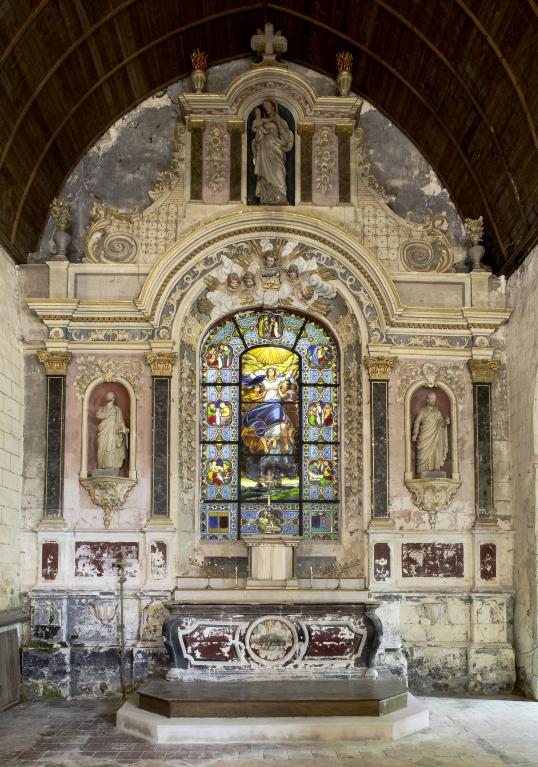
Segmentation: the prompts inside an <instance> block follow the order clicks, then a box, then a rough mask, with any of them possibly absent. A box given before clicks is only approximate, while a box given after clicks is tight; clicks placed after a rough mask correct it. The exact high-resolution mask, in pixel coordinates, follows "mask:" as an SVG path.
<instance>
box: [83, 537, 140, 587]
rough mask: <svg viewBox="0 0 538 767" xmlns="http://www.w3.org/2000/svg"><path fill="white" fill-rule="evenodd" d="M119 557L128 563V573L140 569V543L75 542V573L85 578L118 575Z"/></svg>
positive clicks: (131, 573)
mask: <svg viewBox="0 0 538 767" xmlns="http://www.w3.org/2000/svg"><path fill="white" fill-rule="evenodd" d="M119 559H124V560H125V562H126V563H127V568H126V571H125V572H126V574H127V575H130V576H134V575H135V574H136V572H137V571H138V566H139V565H138V543H119V542H109V541H107V542H106V543H100V542H97V541H95V542H90V541H89V542H86V541H84V542H83V541H78V542H77V543H75V575H76V576H77V577H79V578H80V577H83V578H92V577H96V578H102V577H103V576H109V577H110V576H117V575H118V568H117V567H116V565H117V562H118V560H119Z"/></svg>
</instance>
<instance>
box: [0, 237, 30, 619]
mask: <svg viewBox="0 0 538 767" xmlns="http://www.w3.org/2000/svg"><path fill="white" fill-rule="evenodd" d="M0 293H1V295H2V301H1V302H0V328H1V332H0V609H4V608H9V607H15V606H17V605H18V603H19V576H20V567H19V557H20V554H19V528H20V514H21V490H22V457H23V416H24V399H23V397H24V380H23V355H22V347H21V325H20V319H19V289H18V274H17V269H16V267H15V266H14V265H13V263H12V261H11V259H10V258H9V256H8V255H7V253H6V252H5V251H4V250H3V249H2V248H0Z"/></svg>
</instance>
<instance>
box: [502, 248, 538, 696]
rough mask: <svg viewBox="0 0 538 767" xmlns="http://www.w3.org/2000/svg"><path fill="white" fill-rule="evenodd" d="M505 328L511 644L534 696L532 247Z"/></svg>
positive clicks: (537, 261)
mask: <svg viewBox="0 0 538 767" xmlns="http://www.w3.org/2000/svg"><path fill="white" fill-rule="evenodd" d="M508 290H509V297H510V304H511V306H513V307H514V310H513V314H512V317H511V318H510V322H509V323H508V327H507V358H508V373H509V382H510V412H511V437H512V467H513V468H512V479H513V485H512V487H513V507H514V529H515V545H514V562H515V567H514V586H515V591H516V606H515V618H514V622H515V625H514V628H515V632H514V633H515V646H516V663H517V669H518V683H519V687H520V689H521V691H522V692H523V693H524V694H525V695H529V696H533V697H534V698H538V612H537V603H538V579H537V573H538V545H537V532H538V514H537V504H538V494H537V478H538V400H537V388H536V381H537V376H538V306H537V303H536V296H537V293H538V248H535V249H534V251H532V253H531V254H530V255H529V256H528V257H527V260H526V261H525V263H524V264H523V265H522V266H521V267H520V268H519V269H518V271H517V272H515V274H513V275H512V277H511V278H510V280H509V282H508Z"/></svg>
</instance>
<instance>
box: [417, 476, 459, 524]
mask: <svg viewBox="0 0 538 767" xmlns="http://www.w3.org/2000/svg"><path fill="white" fill-rule="evenodd" d="M405 485H406V487H407V489H408V490H409V492H410V493H411V498H412V499H413V503H414V505H415V506H416V507H417V509H420V510H421V511H425V512H426V513H427V514H428V521H429V523H430V527H432V528H434V527H435V523H436V521H437V514H438V512H439V511H443V510H444V509H447V508H448V507H449V506H450V504H451V503H452V501H453V500H454V497H455V495H456V493H457V491H458V488H459V487H460V485H461V482H460V481H459V480H458V479H444V478H435V479H433V478H432V479H408V480H406V481H405Z"/></svg>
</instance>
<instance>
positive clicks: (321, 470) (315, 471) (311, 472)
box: [308, 459, 335, 485]
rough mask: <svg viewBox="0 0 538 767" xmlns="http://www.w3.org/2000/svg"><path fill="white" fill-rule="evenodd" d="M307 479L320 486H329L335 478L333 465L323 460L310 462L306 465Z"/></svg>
mask: <svg viewBox="0 0 538 767" xmlns="http://www.w3.org/2000/svg"><path fill="white" fill-rule="evenodd" d="M308 478H309V480H310V481H311V482H316V483H319V484H320V485H331V484H332V483H333V482H334V478H335V469H334V463H333V462H332V461H327V460H325V459H322V460H319V461H310V463H309V464H308Z"/></svg>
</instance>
